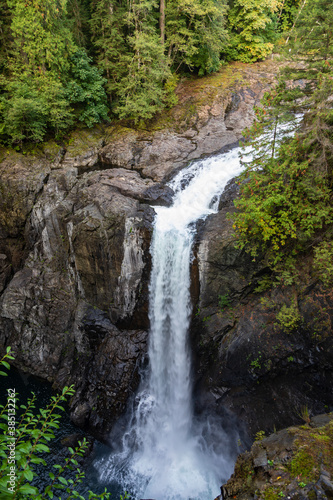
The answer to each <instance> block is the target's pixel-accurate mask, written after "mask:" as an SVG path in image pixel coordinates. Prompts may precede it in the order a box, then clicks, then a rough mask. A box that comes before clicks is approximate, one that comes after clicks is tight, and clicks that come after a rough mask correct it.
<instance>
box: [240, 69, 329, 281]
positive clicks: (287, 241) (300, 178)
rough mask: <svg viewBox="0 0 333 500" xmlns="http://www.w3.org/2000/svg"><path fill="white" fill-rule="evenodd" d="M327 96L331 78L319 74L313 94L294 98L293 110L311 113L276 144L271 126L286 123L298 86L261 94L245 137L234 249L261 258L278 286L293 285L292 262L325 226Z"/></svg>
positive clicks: (294, 271) (327, 203)
mask: <svg viewBox="0 0 333 500" xmlns="http://www.w3.org/2000/svg"><path fill="white" fill-rule="evenodd" d="M331 93H332V82H331V79H330V78H329V77H328V75H327V74H326V75H323V76H322V78H321V80H320V81H319V82H318V87H317V89H316V90H315V91H313V92H312V93H311V95H310V96H308V97H306V98H305V99H306V100H305V99H302V103H301V106H304V105H306V106H307V107H308V108H310V107H311V108H310V109H311V111H310V112H308V113H307V115H306V118H305V119H304V122H303V125H302V129H301V130H299V131H298V132H297V134H296V136H295V137H294V138H290V137H288V135H289V133H290V128H289V126H287V125H285V129H284V134H281V136H280V138H279V137H278V136H279V134H277V133H275V130H276V129H277V124H278V123H286V120H287V119H288V115H290V111H296V110H297V106H298V104H297V103H298V102H299V96H304V91H303V89H302V88H301V87H300V86H298V87H296V88H292V89H290V90H288V89H287V88H286V85H285V84H281V85H280V86H279V87H278V89H276V90H274V91H273V94H272V95H271V96H270V97H269V96H267V95H266V97H265V100H264V102H263V105H264V106H263V108H262V109H261V110H260V111H259V112H257V117H258V120H257V122H256V123H255V124H254V125H253V127H252V128H251V129H250V130H249V131H247V133H248V137H249V138H250V140H249V143H250V144H252V146H253V148H254V155H253V159H252V160H251V161H250V162H248V163H244V166H245V170H244V173H243V174H242V175H241V177H240V181H239V182H240V184H241V197H240V199H239V200H238V201H236V203H235V205H236V207H237V208H238V212H237V213H236V214H235V216H234V229H235V230H236V233H237V235H238V237H239V240H238V243H237V246H238V247H239V248H246V249H247V251H249V252H250V253H251V254H252V256H253V257H254V258H256V256H257V255H258V254H259V252H265V257H266V260H267V263H268V265H269V266H270V268H271V269H272V270H273V271H274V272H275V276H277V281H278V282H280V283H281V284H285V285H290V284H292V283H293V282H295V281H297V272H296V268H295V262H296V259H297V257H298V255H299V254H301V253H302V252H303V251H305V250H306V249H307V248H309V247H314V248H315V246H316V245H315V240H316V241H317V244H318V242H319V241H320V239H321V236H320V235H321V234H322V233H323V232H325V231H327V230H328V228H329V227H330V226H331V224H332V221H333V209H332V203H331V198H332V191H331V186H332V165H333V161H332V151H333V147H332V146H333V145H332V140H331V138H332V124H333V122H332V123H331V110H330V107H329V105H327V104H326V101H327V99H329V95H331ZM287 123H290V124H291V125H292V127H294V124H293V123H292V122H287ZM267 129H268V132H267V131H266V133H265V134H264V135H262V133H263V131H265V130H267ZM251 137H252V140H251ZM318 237H319V241H318ZM318 255H319V254H318ZM273 281H274V279H273Z"/></svg>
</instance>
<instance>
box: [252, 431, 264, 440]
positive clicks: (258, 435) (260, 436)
mask: <svg viewBox="0 0 333 500" xmlns="http://www.w3.org/2000/svg"><path fill="white" fill-rule="evenodd" d="M265 437H266V435H265V431H258V432H257V433H256V435H255V437H254V440H255V441H262V440H263V439H265Z"/></svg>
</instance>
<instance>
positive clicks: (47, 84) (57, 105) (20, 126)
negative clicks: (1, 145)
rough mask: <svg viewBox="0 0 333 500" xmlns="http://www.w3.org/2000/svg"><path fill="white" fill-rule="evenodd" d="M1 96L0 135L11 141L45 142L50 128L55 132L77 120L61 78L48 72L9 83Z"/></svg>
mask: <svg viewBox="0 0 333 500" xmlns="http://www.w3.org/2000/svg"><path fill="white" fill-rule="evenodd" d="M3 89H4V91H5V92H4V93H3V94H2V95H1V97H0V116H1V117H2V124H1V125H0V134H1V136H2V138H3V140H7V141H9V142H11V143H21V142H22V141H25V140H27V141H34V142H39V141H42V140H43V139H44V137H45V134H46V132H47V130H52V131H53V132H54V133H55V135H58V134H59V133H60V132H61V131H63V130H65V129H67V128H68V127H69V126H71V125H72V123H73V114H72V110H71V109H70V107H69V104H68V101H67V100H66V98H65V95H64V89H63V87H62V85H61V83H60V82H59V81H55V80H53V79H52V78H49V77H48V75H45V76H44V75H39V76H36V77H35V76H30V77H25V78H24V79H23V78H22V79H13V80H9V81H7V82H5V85H4V87H3Z"/></svg>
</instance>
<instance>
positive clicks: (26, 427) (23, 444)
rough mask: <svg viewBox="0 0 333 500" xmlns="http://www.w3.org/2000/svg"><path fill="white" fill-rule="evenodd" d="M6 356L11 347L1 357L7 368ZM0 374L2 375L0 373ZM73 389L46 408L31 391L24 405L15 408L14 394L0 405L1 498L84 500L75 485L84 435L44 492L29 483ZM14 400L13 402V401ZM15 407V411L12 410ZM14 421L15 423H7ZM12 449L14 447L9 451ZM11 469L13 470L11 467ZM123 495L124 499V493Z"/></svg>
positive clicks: (79, 473) (79, 478)
mask: <svg viewBox="0 0 333 500" xmlns="http://www.w3.org/2000/svg"><path fill="white" fill-rule="evenodd" d="M6 359H14V358H13V357H12V356H11V350H10V348H7V352H6V354H5V355H4V356H3V358H2V359H1V362H0V364H1V365H2V366H3V367H5V368H7V369H9V364H8V363H7V361H6ZM0 375H5V373H4V372H0ZM73 394H74V388H73V386H71V387H64V389H63V390H62V393H61V394H59V395H57V396H52V397H51V400H50V403H49V404H48V406H47V407H46V408H37V407H36V396H35V395H34V394H33V395H32V397H31V398H30V399H29V400H28V402H27V404H26V405H20V407H19V408H20V409H19V408H18V405H17V402H18V398H17V394H14V393H13V391H12V392H10V393H9V397H8V402H7V404H6V405H5V406H3V405H0V428H1V430H2V431H3V432H2V433H1V435H0V460H1V462H2V463H1V470H0V493H1V498H2V499H3V500H6V499H17V500H19V499H23V498H24V499H27V500H29V499H31V500H32V499H36V500H45V499H47V498H51V499H52V498H60V497H59V496H58V495H59V494H61V498H63V499H66V500H70V499H73V498H79V499H82V500H85V498H84V497H83V496H82V495H80V494H79V493H78V492H77V490H76V488H77V486H78V485H79V484H80V483H81V482H82V480H83V478H84V472H83V471H81V470H80V468H79V463H78V458H79V457H82V456H83V455H84V452H85V451H86V449H87V447H88V443H87V441H86V439H85V438H84V439H83V440H82V441H81V442H79V446H78V447H77V448H75V449H72V448H69V452H70V455H69V456H68V457H67V458H66V459H65V461H64V463H63V464H62V465H54V466H53V468H54V469H55V470H54V471H53V472H49V477H50V484H49V485H47V486H46V487H45V488H44V490H43V491H38V489H37V488H36V487H35V486H32V485H31V483H32V481H33V480H34V478H36V476H37V475H38V469H39V467H41V466H47V462H46V461H45V459H44V458H43V457H45V453H49V452H50V448H49V446H50V443H51V442H52V440H53V439H54V438H55V435H54V431H55V429H58V428H59V426H60V418H61V415H60V413H59V412H62V411H64V408H63V404H64V403H65V402H66V400H67V399H68V397H71V396H73ZM14 401H15V403H14ZM14 406H15V408H16V411H14V410H13V407H14ZM11 422H15V426H14V425H13V424H12V425H9V424H10V423H11ZM11 450H13V451H12V452H11ZM10 468H12V469H10ZM10 470H12V471H13V472H14V476H15V481H14V482H15V484H11V483H10V476H9V472H10ZM66 471H67V474H66V475H67V477H68V471H71V474H70V475H71V478H70V479H66V478H65V477H64V473H66ZM109 498H110V493H108V492H107V490H106V489H105V491H104V492H103V493H101V494H99V495H96V494H95V493H93V492H91V491H89V499H106V500H107V499H109ZM124 498H127V495H125V497H124Z"/></svg>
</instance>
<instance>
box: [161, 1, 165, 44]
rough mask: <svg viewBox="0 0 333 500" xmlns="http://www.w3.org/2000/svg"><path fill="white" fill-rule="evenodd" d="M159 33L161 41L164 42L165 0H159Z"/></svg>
mask: <svg viewBox="0 0 333 500" xmlns="http://www.w3.org/2000/svg"><path fill="white" fill-rule="evenodd" d="M160 34H161V42H162V45H164V42H165V0H160Z"/></svg>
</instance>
